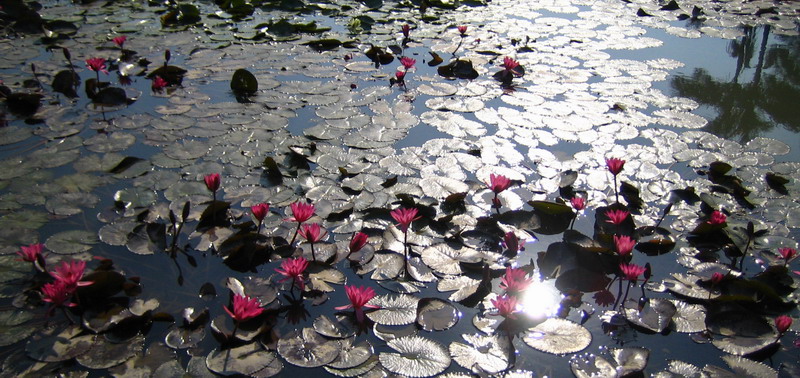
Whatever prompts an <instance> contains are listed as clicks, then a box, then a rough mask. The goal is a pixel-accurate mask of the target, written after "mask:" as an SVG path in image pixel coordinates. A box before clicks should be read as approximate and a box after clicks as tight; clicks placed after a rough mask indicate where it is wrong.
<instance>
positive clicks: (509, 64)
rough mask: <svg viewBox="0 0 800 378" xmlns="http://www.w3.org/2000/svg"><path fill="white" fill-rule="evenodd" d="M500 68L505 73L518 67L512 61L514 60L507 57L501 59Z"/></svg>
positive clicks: (516, 63) (514, 61) (517, 63)
mask: <svg viewBox="0 0 800 378" xmlns="http://www.w3.org/2000/svg"><path fill="white" fill-rule="evenodd" d="M502 66H503V68H505V70H506V71H507V72H513V71H514V69H515V68H517V67H519V62H517V61H516V60H514V58H512V57H510V56H507V57H504V58H503V64H502Z"/></svg>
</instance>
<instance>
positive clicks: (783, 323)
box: [775, 315, 792, 335]
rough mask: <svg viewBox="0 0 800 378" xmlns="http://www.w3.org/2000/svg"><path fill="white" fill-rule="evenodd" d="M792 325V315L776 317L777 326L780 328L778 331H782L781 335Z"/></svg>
mask: <svg viewBox="0 0 800 378" xmlns="http://www.w3.org/2000/svg"><path fill="white" fill-rule="evenodd" d="M791 326H792V318H791V317H789V316H786V315H781V316H779V317H777V318H775V328H777V329H778V333H780V334H781V335H782V334H784V332H786V331H787V330H789V327H791Z"/></svg>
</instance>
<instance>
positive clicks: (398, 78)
mask: <svg viewBox="0 0 800 378" xmlns="http://www.w3.org/2000/svg"><path fill="white" fill-rule="evenodd" d="M405 78H406V73H405V72H403V71H397V72H395V73H394V79H395V81H397V82H399V83H402V82H403V80H404V79H405Z"/></svg>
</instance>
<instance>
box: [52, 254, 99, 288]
mask: <svg viewBox="0 0 800 378" xmlns="http://www.w3.org/2000/svg"><path fill="white" fill-rule="evenodd" d="M85 269H86V262H85V261H70V262H67V261H64V262H62V263H61V265H59V266H57V267H56V269H55V272H50V275H51V276H53V278H55V279H56V281H61V282H63V283H64V284H65V285H66V286H67V287H68V288H71V289H73V290H74V289H76V288H78V287H79V286H89V285H91V284H93V283H94V282H92V281H81V278H83V271H84V270H85Z"/></svg>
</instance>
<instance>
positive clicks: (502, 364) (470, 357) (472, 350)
mask: <svg viewBox="0 0 800 378" xmlns="http://www.w3.org/2000/svg"><path fill="white" fill-rule="evenodd" d="M461 337H462V338H464V341H466V342H467V344H463V343H459V342H454V343H452V344H450V355H451V356H452V357H453V359H454V360H455V361H456V363H458V364H459V365H461V366H463V367H465V368H467V369H470V370H472V372H473V373H476V374H479V373H480V372H486V373H489V374H496V373H499V372H501V371H503V370H506V369H508V368H509V366H510V361H511V354H512V353H514V348H513V346H512V345H511V344H510V343H509V342H508V337H506V336H501V335H489V336H483V335H461Z"/></svg>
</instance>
